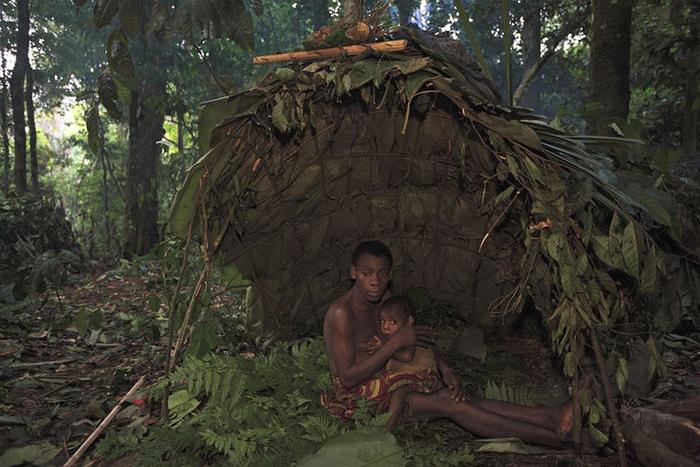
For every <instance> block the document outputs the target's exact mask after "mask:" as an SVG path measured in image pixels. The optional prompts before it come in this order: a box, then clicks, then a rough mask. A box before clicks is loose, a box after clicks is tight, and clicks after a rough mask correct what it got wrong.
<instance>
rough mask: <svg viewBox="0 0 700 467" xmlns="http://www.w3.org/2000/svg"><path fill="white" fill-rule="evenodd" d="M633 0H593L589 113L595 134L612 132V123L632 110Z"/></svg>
mask: <svg viewBox="0 0 700 467" xmlns="http://www.w3.org/2000/svg"><path fill="white" fill-rule="evenodd" d="M631 23H632V0H594V1H593V25H592V28H591V29H592V37H591V95H590V103H591V104H594V105H593V107H595V110H593V111H592V114H591V115H590V117H589V123H590V126H591V130H592V131H593V133H595V134H601V135H611V134H613V131H612V129H611V128H610V124H611V123H613V122H615V121H616V120H626V119H627V114H628V112H629V96H630V86H629V74H630V42H631V40H630V28H631Z"/></svg>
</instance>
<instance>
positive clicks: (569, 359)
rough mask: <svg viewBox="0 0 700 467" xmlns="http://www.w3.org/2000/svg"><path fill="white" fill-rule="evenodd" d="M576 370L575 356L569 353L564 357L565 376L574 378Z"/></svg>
mask: <svg viewBox="0 0 700 467" xmlns="http://www.w3.org/2000/svg"><path fill="white" fill-rule="evenodd" d="M575 370H576V363H575V362H574V354H573V353H572V352H567V353H566V354H565V355H564V374H565V375H566V376H568V377H570V378H572V377H573V376H574V371H575Z"/></svg>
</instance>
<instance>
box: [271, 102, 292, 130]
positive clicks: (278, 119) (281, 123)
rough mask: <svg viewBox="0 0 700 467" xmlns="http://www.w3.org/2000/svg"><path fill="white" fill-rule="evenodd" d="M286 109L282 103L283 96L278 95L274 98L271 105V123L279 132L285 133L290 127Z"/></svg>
mask: <svg viewBox="0 0 700 467" xmlns="http://www.w3.org/2000/svg"><path fill="white" fill-rule="evenodd" d="M286 112H287V109H286V108H285V105H284V98H282V97H280V96H278V97H276V98H275V105H274V106H273V107H272V124H273V125H274V126H275V128H277V129H278V130H279V131H280V132H281V133H287V132H288V131H289V129H290V128H291V124H290V121H289V117H288V116H287V113H286Z"/></svg>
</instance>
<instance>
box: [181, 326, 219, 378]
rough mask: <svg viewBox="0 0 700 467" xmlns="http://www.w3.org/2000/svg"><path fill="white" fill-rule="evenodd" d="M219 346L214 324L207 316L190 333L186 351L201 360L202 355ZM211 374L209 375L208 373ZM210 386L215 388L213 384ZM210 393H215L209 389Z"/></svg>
mask: <svg viewBox="0 0 700 467" xmlns="http://www.w3.org/2000/svg"><path fill="white" fill-rule="evenodd" d="M218 344H219V338H218V336H217V335H216V323H215V322H214V320H213V319H212V317H211V316H207V317H206V319H205V320H204V321H202V322H201V323H199V324H198V325H197V327H195V329H194V331H192V338H191V339H190V347H189V348H188V349H187V354H188V355H191V356H193V357H195V358H202V357H203V356H204V355H206V354H208V353H209V352H211V351H212V350H214V349H215V348H216V346H217V345H218ZM210 374H211V373H210ZM211 385H212V386H217V385H218V381H217V383H216V384H214V383H213V382H212V383H211ZM211 392H216V391H215V388H213V389H211Z"/></svg>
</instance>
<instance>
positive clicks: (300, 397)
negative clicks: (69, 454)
mask: <svg viewBox="0 0 700 467" xmlns="http://www.w3.org/2000/svg"><path fill="white" fill-rule="evenodd" d="M169 382H170V384H171V385H172V386H173V391H172V395H171V396H170V399H169V401H168V402H169V408H170V414H171V419H170V424H169V426H163V427H160V428H159V429H158V430H151V432H149V433H148V434H147V435H146V436H144V437H143V438H142V439H141V440H140V441H139V442H138V443H137V444H136V445H135V446H133V438H131V439H130V442H131V444H130V446H132V447H133V449H134V450H135V451H136V452H137V453H138V454H139V459H140V460H139V461H138V462H139V463H140V464H142V465H152V464H158V462H161V464H162V462H166V461H170V460H171V459H175V458H177V456H178V453H179V452H180V451H179V450H178V448H177V447H176V446H173V445H172V443H171V442H169V441H167V440H172V439H175V438H179V437H180V436H181V435H183V434H186V435H187V436H188V437H189V440H188V441H187V443H185V444H184V445H186V446H189V447H188V448H187V449H188V451H187V457H188V458H189V459H192V457H193V456H194V457H195V458H196V459H198V460H197V461H196V462H194V463H195V464H197V463H199V464H204V463H206V464H216V463H224V464H228V465H255V466H258V465H271V466H275V465H290V464H291V463H292V462H294V461H296V460H299V459H301V458H302V457H304V456H305V455H307V454H309V453H310V452H313V451H314V450H315V449H317V448H318V447H319V446H320V445H321V444H322V443H323V442H324V441H326V440H327V439H329V438H333V437H335V436H337V435H339V434H341V433H344V432H346V431H348V430H349V429H350V428H351V427H350V426H346V425H342V424H341V423H340V422H339V421H337V420H336V419H334V418H333V417H331V416H330V415H329V414H328V413H327V412H326V411H325V409H324V408H323V407H322V406H321V405H320V403H319V400H318V399H319V395H320V393H321V391H322V390H323V389H325V388H328V387H329V385H330V383H329V377H328V366H327V360H326V356H325V346H324V343H323V339H321V338H316V339H306V340H303V341H299V342H295V343H293V344H285V343H279V344H276V345H274V346H272V347H271V348H270V349H268V352H267V353H265V354H264V355H263V354H261V355H257V356H255V357H254V358H252V359H249V358H245V357H243V356H233V357H230V356H221V355H213V354H209V355H206V356H205V357H202V358H194V357H192V356H189V357H187V358H186V359H185V361H184V362H183V363H182V365H181V366H180V367H178V368H177V369H176V370H175V371H174V372H173V373H172V374H171V375H170V377H169ZM365 419H366V421H367V422H370V421H371V418H370V417H369V414H368V416H367V417H365V418H363V420H365ZM379 422H381V424H383V423H384V421H382V420H377V421H374V423H379ZM109 439H110V441H109V443H106V444H105V446H103V447H102V450H103V451H105V452H109V451H110V450H111V451H117V450H118V443H116V442H115V441H114V438H109ZM184 445H183V446H184ZM195 446H196V447H195Z"/></svg>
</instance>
